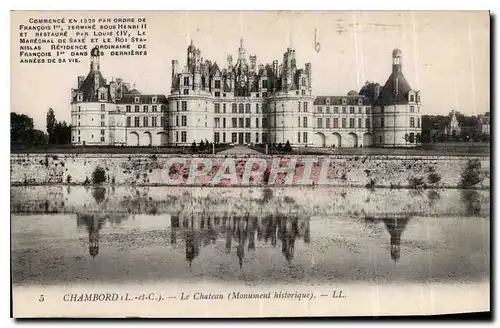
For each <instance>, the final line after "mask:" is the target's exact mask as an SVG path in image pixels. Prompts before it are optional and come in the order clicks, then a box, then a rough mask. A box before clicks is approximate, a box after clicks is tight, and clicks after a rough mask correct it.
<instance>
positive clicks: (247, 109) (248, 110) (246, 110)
mask: <svg viewBox="0 0 500 328" xmlns="http://www.w3.org/2000/svg"><path fill="white" fill-rule="evenodd" d="M245 113H250V104H246V105H245Z"/></svg>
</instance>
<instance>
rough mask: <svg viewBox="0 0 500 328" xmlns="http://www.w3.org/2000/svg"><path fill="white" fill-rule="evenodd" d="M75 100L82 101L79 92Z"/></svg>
mask: <svg viewBox="0 0 500 328" xmlns="http://www.w3.org/2000/svg"><path fill="white" fill-rule="evenodd" d="M77 100H78V101H82V100H83V95H82V94H81V93H80V94H78V96H77Z"/></svg>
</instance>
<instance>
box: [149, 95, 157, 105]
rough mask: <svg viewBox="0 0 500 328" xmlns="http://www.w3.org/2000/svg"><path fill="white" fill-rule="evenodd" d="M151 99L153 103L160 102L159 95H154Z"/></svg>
mask: <svg viewBox="0 0 500 328" xmlns="http://www.w3.org/2000/svg"><path fill="white" fill-rule="evenodd" d="M151 101H152V102H153V104H156V103H158V97H156V96H154V97H153V98H152V99H151Z"/></svg>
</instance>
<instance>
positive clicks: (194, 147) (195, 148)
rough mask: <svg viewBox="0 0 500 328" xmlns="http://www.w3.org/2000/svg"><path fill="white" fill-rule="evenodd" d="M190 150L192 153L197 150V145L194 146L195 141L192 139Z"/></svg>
mask: <svg viewBox="0 0 500 328" xmlns="http://www.w3.org/2000/svg"><path fill="white" fill-rule="evenodd" d="M191 151H192V152H193V153H196V152H197V151H198V147H197V146H196V142H195V141H193V143H192V144H191Z"/></svg>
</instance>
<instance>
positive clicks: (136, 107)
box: [134, 105, 139, 113]
mask: <svg viewBox="0 0 500 328" xmlns="http://www.w3.org/2000/svg"><path fill="white" fill-rule="evenodd" d="M134 112H136V113H139V105H135V106H134Z"/></svg>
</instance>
